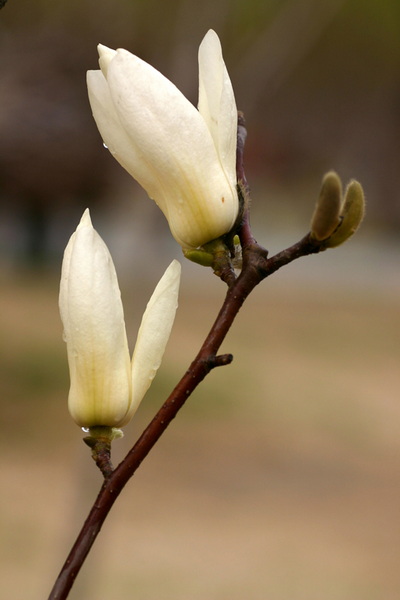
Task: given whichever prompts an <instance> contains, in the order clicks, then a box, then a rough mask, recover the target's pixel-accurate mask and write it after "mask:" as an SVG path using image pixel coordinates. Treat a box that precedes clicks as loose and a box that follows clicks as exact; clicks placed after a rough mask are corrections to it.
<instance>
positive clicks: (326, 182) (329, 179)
mask: <svg viewBox="0 0 400 600" xmlns="http://www.w3.org/2000/svg"><path fill="white" fill-rule="evenodd" d="M364 213H365V199H364V192H363V189H362V187H361V185H360V184H359V183H358V181H355V180H354V179H353V180H352V181H350V183H349V184H348V186H347V188H346V191H345V193H344V197H343V194H342V182H341V180H340V178H339V176H338V175H337V174H336V173H335V172H334V171H330V172H329V173H327V174H326V175H325V176H324V178H323V180H322V186H321V191H320V194H319V198H318V201H317V204H316V207H315V211H314V214H313V217H312V219H311V237H312V238H313V239H315V240H317V241H318V242H323V244H322V247H323V248H334V247H336V246H339V245H340V244H343V243H344V242H345V241H346V240H348V239H349V237H351V236H352V235H353V234H354V233H355V232H356V231H357V229H358V227H359V226H360V224H361V221H362V220H363V218H364Z"/></svg>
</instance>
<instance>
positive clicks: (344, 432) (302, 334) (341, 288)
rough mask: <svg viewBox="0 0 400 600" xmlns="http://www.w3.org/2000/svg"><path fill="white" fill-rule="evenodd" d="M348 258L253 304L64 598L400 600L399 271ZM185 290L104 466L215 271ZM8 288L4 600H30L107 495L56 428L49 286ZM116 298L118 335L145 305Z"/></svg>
mask: <svg viewBox="0 0 400 600" xmlns="http://www.w3.org/2000/svg"><path fill="white" fill-rule="evenodd" d="M360 240H361V241H359V242H357V241H356V240H354V241H352V242H349V243H348V245H347V247H346V248H343V249H338V250H337V251H335V252H333V251H332V252H329V253H328V252H327V253H325V254H323V255H320V256H317V257H310V258H305V259H302V260H300V261H297V263H295V264H294V265H292V266H290V267H288V268H286V269H285V270H283V271H281V272H279V273H277V274H276V275H274V276H273V277H272V278H271V279H270V280H268V281H267V282H264V284H263V285H262V287H260V288H259V289H257V290H255V292H254V294H253V296H252V297H250V298H249V300H248V302H247V305H245V306H244V308H243V309H242V312H241V313H240V315H239V317H238V321H237V323H236V326H235V327H234V328H233V330H232V332H231V334H230V335H229V337H228V339H227V341H226V342H225V344H224V348H223V350H224V351H229V352H233V354H234V356H235V360H234V363H233V364H232V365H231V366H229V367H225V368H223V369H219V370H216V371H215V372H214V373H212V374H211V375H210V377H209V378H208V380H207V381H206V382H204V384H203V385H202V386H201V387H200V388H199V389H198V391H197V392H196V393H195V394H194V396H193V397H192V398H191V399H190V400H189V402H188V405H187V406H186V407H185V408H184V409H183V411H182V413H181V414H180V415H179V416H178V418H177V419H176V421H175V422H174V423H173V424H172V425H171V427H170V429H169V430H168V431H167V432H166V434H165V436H164V438H163V439H162V440H161V441H160V443H159V444H158V446H157V447H156V448H155V449H154V450H153V452H152V454H151V455H150V456H149V457H148V459H147V460H146V461H145V463H144V464H143V465H142V467H141V468H140V469H139V471H138V473H137V474H136V476H135V477H134V480H132V481H131V482H130V483H129V485H128V487H127V488H126V490H125V491H124V493H123V494H122V496H121V497H120V499H119V500H118V502H117V504H116V505H115V507H114V509H113V511H112V513H111V514H110V517H109V519H108V522H107V523H106V525H105V526H104V529H103V531H102V533H101V535H100V537H99V539H98V541H97V544H96V545H95V547H94V550H93V552H92V554H91V555H90V557H89V559H88V562H87V564H86V565H85V567H84V569H83V571H82V573H81V576H80V577H79V578H78V580H77V582H76V586H75V588H74V589H73V591H72V593H71V595H70V597H71V599H73V600H103V599H104V600H105V599H106V598H112V599H113V600H125V599H127V598H140V599H141V600H159V599H162V600H170V599H171V600H172V599H174V600H187V599H189V598H190V600H197V599H198V600H200V599H203V598H207V599H210V600H228V599H229V600H242V599H243V598H246V599H247V598H249V599H252V600H264V599H265V598H273V599H274V600H294V599H295V600H303V599H304V600H321V599H323V600H382V599H383V598H384V599H385V600H395V599H397V598H398V597H399V590H400V574H399V569H398V564H399V558H400V550H399V548H400V518H399V501H400V453H399V450H400V441H399V440H400V436H399V423H400V403H399V384H400V372H399V368H398V365H399V358H400V344H399V341H400V339H399V338H400V314H399V308H398V292H399V285H398V280H397V282H396V270H395V269H394V268H392V267H391V266H390V265H391V258H393V256H392V255H390V254H387V260H386V261H381V260H379V262H377V263H376V264H375V263H374V260H373V258H372V257H373V256H375V255H376V252H374V250H373V247H371V246H368V245H363V244H365V239H364V240H363V236H362V235H360ZM368 247H369V250H368ZM362 256H365V258H366V263H367V266H366V263H365V262H363V261H362V260H360V258H361V257H362ZM356 263H358V264H359V268H356ZM317 265H318V267H317ZM368 265H369V266H368ZM388 265H389V266H388ZM365 270H366V271H367V273H368V274H369V276H370V277H369V279H368V278H366V276H365V275H366V272H365ZM339 271H341V272H342V279H341V280H340V278H339V277H337V275H334V274H335V273H336V274H338V273H339ZM321 273H324V277H321ZM184 274H185V277H184V280H183V288H182V293H181V298H180V309H179V311H178V318H177V323H176V327H175V329H174V332H173V337H172V339H171V343H170V346H169V348H168V350H167V355H166V359H165V361H164V363H163V367H162V371H161V372H160V374H159V376H158V377H157V379H156V381H155V384H154V387H153V388H152V389H151V391H150V393H149V395H148V396H147V398H146V400H145V401H144V403H143V405H142V407H141V409H140V410H139V412H138V414H137V417H136V418H135V420H134V422H133V423H132V424H131V425H130V426H129V427H128V428H127V429H126V434H125V438H124V440H122V441H120V442H118V443H116V444H115V456H114V460H115V462H118V461H119V459H120V458H122V456H123V455H124V453H125V451H127V449H128V448H129V447H130V446H131V445H132V443H133V440H134V439H135V438H136V437H137V435H138V434H139V433H140V432H141V430H142V429H143V428H144V426H145V425H146V423H147V422H148V420H149V419H150V418H151V416H152V414H153V413H154V411H155V410H156V407H157V406H158V405H159V404H160V403H161V401H162V400H163V398H164V397H165V396H166V395H167V393H168V392H169V390H170V389H171V388H172V386H173V384H174V383H175V382H176V380H177V379H178V377H179V376H180V375H181V374H182V373H183V372H184V370H185V369H186V367H187V366H188V362H189V359H190V358H191V357H192V356H194V354H195V351H196V350H197V348H198V346H199V344H200V342H201V340H202V338H204V336H205V333H206V332H207V330H208V328H209V326H210V324H211V322H212V319H213V315H215V314H216V311H217V309H218V306H219V304H220V302H221V300H222V296H223V293H224V290H223V286H222V284H221V283H220V282H219V281H218V280H217V279H216V278H215V277H213V276H212V275H211V273H208V270H206V269H202V268H201V267H198V266H196V265H191V264H186V265H184ZM374 276H376V281H378V282H379V284H374ZM197 277H199V279H197ZM382 278H383V279H385V280H386V284H385V283H384V281H382ZM340 281H341V283H339V282H340ZM206 282H207V283H206ZM1 283H2V293H1V296H0V344H1V347H0V353H1V356H2V358H1V362H0V369H1V373H0V381H1V384H0V385H1V398H2V411H1V428H2V429H1V430H2V437H1V448H2V456H3V461H2V473H3V477H2V479H3V485H2V493H1V495H0V515H1V516H0V519H1V523H0V527H1V542H0V544H1V545H0V563H1V567H0V569H1V581H2V595H3V597H4V598H7V599H11V598H16V599H19V598H24V600H34V599H39V598H40V599H42V598H45V597H47V594H48V592H49V590H50V588H51V585H52V582H53V580H54V578H55V576H56V573H57V572H58V570H59V568H60V566H61V564H62V562H63V560H64V558H65V556H66V553H67V551H68V549H69V547H70V545H71V543H72V541H73V540H74V538H75V536H76V534H77V532H78V529H79V527H80V526H81V523H82V521H83V519H84V516H85V514H86V513H87V511H88V509H89V506H90V505H91V503H92V502H93V500H94V498H95V495H96V493H97V491H98V489H99V486H100V483H101V479H100V475H99V474H98V473H97V471H96V468H95V466H94V465H93V464H92V461H91V459H90V456H89V452H88V449H87V448H86V447H85V446H84V444H83V443H82V442H81V437H82V435H81V433H80V431H79V429H78V428H77V427H76V426H75V425H74V424H73V422H72V421H71V419H70V418H69V416H68V414H67V410H66V395H67V389H68V375H67V369H66V357H65V348H64V345H63V343H62V341H61V326H60V323H59V318H58V312H57V288H58V281H57V277H56V276H54V275H52V274H45V273H41V274H40V273H37V274H36V275H32V274H30V275H29V274H28V273H22V272H19V274H16V273H15V272H13V273H11V272H9V273H8V275H7V276H4V278H3V279H2V282H1ZM151 285H152V282H147V283H143V285H142V286H141V288H144V289H145V290H146V293H147V288H149V290H150V288H151ZM134 298H135V301H134V302H133V299H134ZM124 300H125V309H126V313H127V320H128V322H129V321H130V320H131V313H132V312H138V311H139V310H140V308H141V307H142V306H144V304H145V298H141V297H140V296H138V295H137V292H135V290H131V289H125V290H124ZM137 318H139V315H137ZM132 331H133V329H132Z"/></svg>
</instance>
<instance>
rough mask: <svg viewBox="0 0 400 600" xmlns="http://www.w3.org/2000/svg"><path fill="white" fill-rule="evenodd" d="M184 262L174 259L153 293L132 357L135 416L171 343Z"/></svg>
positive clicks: (129, 416) (130, 411)
mask: <svg viewBox="0 0 400 600" xmlns="http://www.w3.org/2000/svg"><path fill="white" fill-rule="evenodd" d="M180 275H181V265H180V264H179V262H178V261H177V260H173V261H172V263H171V264H170V265H169V267H168V268H167V270H166V271H165V273H164V275H163V276H162V278H161V279H160V281H159V283H158V285H157V287H156V288H155V290H154V292H153V295H152V296H151V298H150V300H149V302H148V304H147V307H146V310H145V312H144V314H143V317H142V322H141V324H140V328H139V332H138V336H137V340H136V345H135V350H134V352H133V357H132V403H131V408H130V410H129V413H128V414H127V421H128V420H129V419H130V418H131V417H132V415H133V413H134V412H135V411H136V409H137V407H138V406H139V404H140V402H141V401H142V399H143V397H144V395H145V393H146V392H147V390H148V388H149V387H150V385H151V382H152V381H153V379H154V376H155V374H156V373H157V370H158V368H159V366H160V364H161V360H162V357H163V354H164V351H165V347H166V345H167V342H168V339H169V336H170V333H171V329H172V325H173V322H174V319H175V313H176V309H177V306H178V292H179V283H180Z"/></svg>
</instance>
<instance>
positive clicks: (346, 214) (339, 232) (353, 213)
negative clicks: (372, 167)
mask: <svg viewBox="0 0 400 600" xmlns="http://www.w3.org/2000/svg"><path fill="white" fill-rule="evenodd" d="M364 214H365V198H364V191H363V189H362V186H361V184H360V183H359V182H358V181H355V180H354V179H353V180H352V181H350V183H349V185H348V186H347V188H346V192H345V195H344V203H343V207H342V210H341V213H340V218H341V222H340V225H339V227H338V228H337V229H336V230H335V231H334V233H333V234H332V235H331V236H330V237H329V238H328V239H327V240H326V241H325V246H326V247H327V248H335V247H336V246H340V244H343V243H344V242H346V241H347V240H348V239H349V237H351V236H352V235H353V234H354V233H355V232H356V231H357V229H358V228H359V226H360V224H361V222H362V220H363V218H364Z"/></svg>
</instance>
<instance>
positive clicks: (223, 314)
mask: <svg viewBox="0 0 400 600" xmlns="http://www.w3.org/2000/svg"><path fill="white" fill-rule="evenodd" d="M245 134H246V130H245V127H244V121H243V120H241V116H239V127H238V157H237V165H238V181H239V183H240V185H241V187H242V189H243V190H244V193H245V195H246V196H247V194H248V186H247V182H246V178H245V174H244V169H243V147H244V140H245V137H246V135H245ZM238 233H239V237H240V239H241V244H242V249H243V267H242V271H241V272H240V274H239V276H238V277H237V279H234V280H232V281H230V282H229V287H228V290H227V293H226V297H225V300H224V303H223V305H222V308H221V310H220V312H219V314H218V316H217V318H216V320H215V322H214V324H213V326H212V328H211V330H210V332H209V334H208V336H207V338H206V340H205V341H204V343H203V345H202V346H201V348H200V351H199V353H198V354H197V356H196V358H195V359H194V360H193V362H192V363H191V365H190V367H189V368H188V370H187V371H186V373H185V374H184V376H183V377H182V379H181V380H180V382H179V383H178V384H177V386H176V387H175V389H174V390H173V391H172V393H171V394H170V396H169V398H168V399H167V400H166V401H165V403H164V404H163V405H162V407H161V408H160V409H159V411H158V412H157V414H156V415H155V417H154V418H153V420H152V421H151V422H150V423H149V425H148V426H147V427H146V429H145V430H144V432H143V433H142V435H141V436H140V438H139V439H138V440H137V442H136V443H135V445H134V446H133V448H132V449H131V450H130V451H129V452H128V454H127V455H126V457H125V458H124V459H123V460H122V462H121V463H120V464H119V465H118V467H117V468H116V469H115V470H114V471H112V472H111V473H107V475H108V477H107V478H106V479H105V481H104V483H103V485H102V488H101V490H100V492H99V494H98V496H97V498H96V501H95V503H94V504H93V507H92V509H91V511H90V513H89V515H88V517H87V519H86V521H85V523H84V525H83V527H82V530H81V532H80V533H79V535H78V538H77V540H76V542H75V544H74V546H73V547H72V549H71V551H70V553H69V555H68V558H67V560H66V561H65V563H64V566H63V567H62V569H61V572H60V574H59V576H58V578H57V580H56V582H55V584H54V587H53V589H52V591H51V593H50V596H49V600H65V599H66V598H67V596H68V594H69V591H70V589H71V587H72V585H73V583H74V581H75V578H76V576H77V574H78V572H79V570H80V568H81V566H82V564H83V562H84V560H85V558H86V556H87V554H88V553H89V551H90V549H91V547H92V545H93V543H94V541H95V539H96V537H97V535H98V533H99V531H100V529H101V527H102V525H103V523H104V521H105V519H106V517H107V515H108V513H109V512H110V510H111V508H112V506H113V504H114V502H115V501H116V499H117V498H118V496H119V494H120V493H121V491H122V489H123V488H124V486H125V485H126V483H127V482H128V481H129V479H130V478H131V477H132V476H133V474H134V473H135V472H136V470H137V469H138V467H139V466H140V464H141V463H142V461H143V460H144V458H145V457H146V456H147V455H148V453H149V452H150V450H151V449H152V448H153V446H154V445H155V444H156V443H157V441H158V440H159V439H160V437H161V435H162V434H163V433H164V431H165V430H166V429H167V427H168V425H169V424H170V423H171V421H172V420H173V419H174V418H175V416H176V415H177V413H178V411H179V410H180V409H181V408H182V406H183V405H184V404H185V402H186V400H187V399H188V398H189V396H190V395H191V394H192V392H193V391H194V390H195V389H196V387H197V386H198V385H199V384H200V383H201V381H203V379H204V378H205V377H206V376H207V375H208V373H210V371H211V370H212V369H214V368H215V367H218V366H224V365H228V364H230V363H231V362H232V360H233V357H232V355H231V354H223V355H217V352H218V350H219V348H220V346H221V344H222V342H223V340H224V339H225V336H226V334H227V333H228V331H229V329H230V327H231V325H232V323H233V321H234V319H235V317H236V315H237V314H238V312H239V310H240V308H241V306H242V305H243V303H244V301H245V300H246V298H247V296H248V295H249V294H250V293H251V292H252V290H253V289H254V288H255V287H256V286H257V285H258V284H259V283H260V282H261V281H262V280H263V279H265V278H266V277H268V276H269V275H271V274H272V273H274V272H275V271H277V270H278V269H279V268H280V267H282V266H283V265H285V264H288V263H289V262H291V261H292V260H295V259H296V258H299V257H300V256H305V255H307V254H311V253H314V252H319V251H320V247H319V244H318V243H316V242H314V241H313V240H311V238H310V237H309V236H305V237H304V238H303V239H302V240H301V241H300V242H298V243H297V244H294V245H293V246H291V247H290V248H288V249H286V250H284V251H282V252H280V253H278V254H276V255H275V256H273V257H272V258H270V259H269V258H268V253H267V251H266V250H265V248H263V247H262V246H260V245H258V244H257V243H256V242H255V240H254V238H253V236H252V234H251V230H250V225H249V218H248V210H247V207H246V209H245V211H244V213H243V219H242V223H241V225H240V228H239V231H238Z"/></svg>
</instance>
